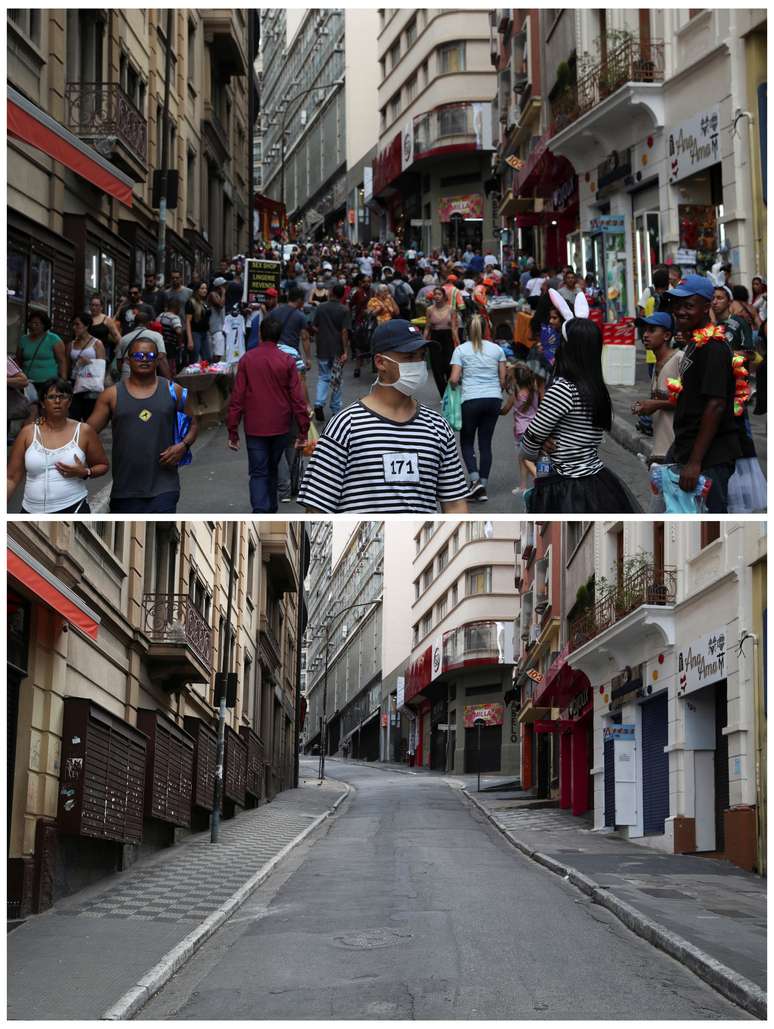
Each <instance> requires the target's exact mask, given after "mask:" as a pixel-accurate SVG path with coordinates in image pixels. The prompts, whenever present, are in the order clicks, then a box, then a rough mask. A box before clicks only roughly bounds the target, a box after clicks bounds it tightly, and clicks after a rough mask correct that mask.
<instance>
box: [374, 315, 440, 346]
mask: <svg viewBox="0 0 774 1029" xmlns="http://www.w3.org/2000/svg"><path fill="white" fill-rule="evenodd" d="M426 346H427V340H426V339H425V337H424V336H423V335H422V333H421V332H420V331H419V329H418V328H417V327H416V325H412V324H411V322H408V321H406V319H405V318H390V320H389V321H388V322H383V323H382V324H381V325H378V326H377V327H376V328H375V329H374V333H373V336H371V353H372V354H386V353H389V352H390V351H392V352H393V353H398V354H411V353H413V352H414V351H415V350H421V349H422V347H426Z"/></svg>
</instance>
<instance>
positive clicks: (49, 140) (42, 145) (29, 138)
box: [8, 86, 134, 207]
mask: <svg viewBox="0 0 774 1029" xmlns="http://www.w3.org/2000/svg"><path fill="white" fill-rule="evenodd" d="M8 135H9V136H14V137H15V138H16V139H20V140H21V141H22V142H23V143H28V144H29V145H30V146H33V147H35V149H36V150H42V151H43V153H44V154H48V155H49V157H53V158H54V160H55V161H59V162H60V163H61V164H63V165H65V167H67V168H69V169H70V171H74V172H75V174H76V175H80V176H81V178H82V179H86V181H87V182H90V183H91V184H92V185H94V186H96V187H97V188H98V189H101V190H102V192H103V193H107V194H108V195H109V196H112V197H115V198H116V200H120V201H121V203H122V204H126V206H127V207H131V206H132V190H133V189H134V182H133V181H132V180H131V179H130V178H129V176H128V175H124V174H123V172H120V171H119V170H118V169H117V168H116V167H115V166H114V165H112V164H111V163H110V161H108V160H106V159H105V158H104V157H102V156H101V155H100V154H98V153H97V151H96V150H94V149H93V148H92V147H90V146H88V144H86V143H84V142H83V141H82V140H80V139H78V137H77V136H75V135H73V133H72V132H68V130H67V129H66V128H64V126H62V125H60V124H59V122H58V121H56V120H55V119H54V118H52V117H51V116H50V115H48V114H46V113H45V111H42V110H41V109H40V108H39V107H37V106H36V105H35V104H33V103H31V102H30V101H29V100H27V98H26V97H23V96H22V95H21V93H17V92H16V90H15V89H12V88H11V87H10V86H9V87H8Z"/></svg>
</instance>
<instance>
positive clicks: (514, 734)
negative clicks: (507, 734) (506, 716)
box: [511, 704, 519, 743]
mask: <svg viewBox="0 0 774 1029" xmlns="http://www.w3.org/2000/svg"><path fill="white" fill-rule="evenodd" d="M518 742H519V709H518V708H517V707H516V705H515V704H514V705H513V707H512V708H511V743H518Z"/></svg>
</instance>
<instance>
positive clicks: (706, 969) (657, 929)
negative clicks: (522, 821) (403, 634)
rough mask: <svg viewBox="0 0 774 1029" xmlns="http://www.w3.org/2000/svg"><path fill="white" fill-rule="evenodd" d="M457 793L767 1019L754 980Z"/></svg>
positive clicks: (539, 859) (529, 852)
mask: <svg viewBox="0 0 774 1029" xmlns="http://www.w3.org/2000/svg"><path fill="white" fill-rule="evenodd" d="M460 793H463V794H464V795H465V796H466V797H467V799H468V800H469V801H470V802H471V803H472V804H473V805H474V806H475V807H477V808H478V810H479V811H481V812H482V814H483V815H484V816H485V817H486V818H487V819H488V820H489V821H490V822H491V823H492V825H493V826H494V827H495V828H496V829H497V831H498V832H500V833H502V835H503V836H504V837H505V838H506V839H507V840H508V842H509V843H511V844H513V846H515V847H516V849H517V850H519V851H521V853H522V854H524V855H525V856H526V857H528V858H530V859H531V860H532V861H535V862H536V863H537V864H539V865H542V866H543V867H544V868H547V869H548V870H549V871H551V872H553V873H554V874H555V875H560V876H561V877H562V878H563V879H566V880H567V881H568V882H570V883H571V884H572V885H573V886H575V887H576V889H579V890H581V891H582V892H583V893H585V894H586V895H587V896H589V897H590V898H591V899H592V901H593V902H594V903H595V904H599V905H600V907H604V908H607V910H608V911H610V912H612V913H613V914H614V915H615V916H616V918H618V919H619V921H621V922H623V924H624V925H625V926H626V927H627V928H629V929H631V930H632V932H634V933H636V934H637V936H640V937H641V938H642V939H644V940H646V941H647V942H648V943H650V944H652V945H653V946H654V947H658V948H659V950H663V951H664V952H665V953H666V954H669V956H670V957H673V958H675V960H677V961H679V962H680V963H681V964H682V965H685V967H686V968H689V969H690V970H691V971H692V972H693V973H694V974H695V975H698V976H699V978H700V979H703V980H704V982H706V983H708V984H709V985H710V986H711V987H712V988H713V989H714V990H717V992H718V993H720V994H722V995H723V996H724V997H725V998H726V1000H730V1001H731V1002H732V1003H734V1004H736V1005H738V1006H739V1007H740V1008H743V1009H744V1010H745V1011H747V1012H749V1013H750V1014H751V1015H755V1017H756V1018H759V1019H761V1020H763V1021H765V1020H766V1009H767V1001H766V993H765V991H764V990H762V989H761V988H760V986H758V985H757V984H756V983H753V982H751V981H750V980H749V979H746V978H745V977H744V976H742V975H740V974H739V973H738V972H735V971H734V970H733V969H732V968H729V967H728V966H727V965H724V964H722V962H720V961H717V960H716V959H715V958H713V957H711V956H710V955H709V954H707V953H705V952H704V951H703V950H700V949H699V948H698V947H696V946H695V945H694V944H693V943H689V942H688V940H684V939H683V938H682V936H678V935H677V933H673V932H671V931H670V930H669V929H666V928H665V927H664V926H663V925H660V924H659V923H658V922H654V921H653V920H652V919H650V918H648V917H647V916H645V915H643V914H642V912H640V911H637V909H636V908H633V907H632V906H631V905H630V904H627V903H626V902H625V901H622V900H619V899H618V897H616V896H614V895H613V894H612V893H610V892H609V890H607V889H606V888H605V887H603V886H600V885H599V883H597V882H596V881H595V880H594V879H591V878H589V876H587V875H584V874H583V873H582V872H579V871H578V870H577V869H575V868H573V867H572V866H571V865H564V864H562V863H561V862H560V861H557V860H556V859H555V858H552V857H550V856H549V855H548V854H541V853H540V851H537V850H533V849H532V848H531V847H529V846H527V844H526V843H524V842H522V841H521V840H519V839H517V838H516V837H515V836H514V835H513V834H512V833H510V832H508V831H507V830H506V829H504V828H503V827H502V826H501V825H500V824H499V822H498V821H497V820H496V818H495V817H494V815H492V814H491V813H490V812H489V811H487V809H486V808H485V807H484V805H483V804H482V803H481V802H480V801H479V800H477V799H476V797H474V796H473V795H472V794H471V793H469V792H468V791H467V790H465V789H463V790H460Z"/></svg>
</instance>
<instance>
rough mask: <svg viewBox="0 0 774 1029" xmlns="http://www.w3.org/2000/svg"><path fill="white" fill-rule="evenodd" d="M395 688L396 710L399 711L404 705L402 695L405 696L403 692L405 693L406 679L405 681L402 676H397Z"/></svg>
mask: <svg viewBox="0 0 774 1029" xmlns="http://www.w3.org/2000/svg"><path fill="white" fill-rule="evenodd" d="M396 687H397V700H396V706H397V708H398V710H400V709H401V708H402V707H403V705H404V704H405V700H404V699H403V698H404V695H405V692H406V679H405V677H404V676H402V675H399V676H398V678H397V681H396Z"/></svg>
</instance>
